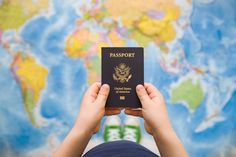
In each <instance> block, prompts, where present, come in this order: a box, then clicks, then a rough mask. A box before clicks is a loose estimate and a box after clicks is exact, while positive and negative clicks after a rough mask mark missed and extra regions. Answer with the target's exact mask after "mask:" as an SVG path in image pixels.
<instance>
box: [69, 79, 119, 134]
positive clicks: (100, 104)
mask: <svg viewBox="0 0 236 157" xmlns="http://www.w3.org/2000/svg"><path fill="white" fill-rule="evenodd" d="M109 91H110V87H109V85H107V84H104V85H102V86H101V83H98V82H96V83H94V84H92V85H91V86H90V88H89V89H88V90H87V91H86V93H85V95H84V98H83V101H82V104H81V107H80V112H79V114H78V117H77V120H76V123H75V126H74V127H76V128H78V129H79V130H83V131H85V132H86V133H89V134H91V135H92V134H94V133H97V132H98V130H99V128H100V122H101V119H102V117H103V116H104V115H116V114H119V113H120V112H121V109H119V108H109V109H105V104H106V101H107V97H108V94H109Z"/></svg>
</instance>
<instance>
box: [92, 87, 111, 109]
mask: <svg viewBox="0 0 236 157" xmlns="http://www.w3.org/2000/svg"><path fill="white" fill-rule="evenodd" d="M109 91H110V87H109V85H108V84H104V85H102V86H101V88H100V90H99V92H98V96H97V99H96V100H95V102H96V103H98V104H99V105H102V106H105V104H106V101H107V97H108V94H109Z"/></svg>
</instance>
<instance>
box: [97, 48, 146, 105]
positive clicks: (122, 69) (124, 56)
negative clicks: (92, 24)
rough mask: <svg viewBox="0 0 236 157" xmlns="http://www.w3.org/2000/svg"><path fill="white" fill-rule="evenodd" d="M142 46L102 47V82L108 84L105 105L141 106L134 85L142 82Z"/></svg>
mask: <svg viewBox="0 0 236 157" xmlns="http://www.w3.org/2000/svg"><path fill="white" fill-rule="evenodd" d="M143 55H144V54H143V48H142V47H103V48H102V57H101V58H102V79H101V80H102V84H108V85H109V86H110V93H109V96H108V99H107V102H106V107H130V108H141V107H142V106H141V103H140V101H139V98H138V96H137V94H136V86H137V85H138V84H143V83H144V58H143Z"/></svg>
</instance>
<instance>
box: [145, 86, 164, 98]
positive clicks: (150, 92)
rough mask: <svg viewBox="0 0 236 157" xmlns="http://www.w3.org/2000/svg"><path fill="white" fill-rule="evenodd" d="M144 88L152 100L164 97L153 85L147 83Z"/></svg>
mask: <svg viewBox="0 0 236 157" xmlns="http://www.w3.org/2000/svg"><path fill="white" fill-rule="evenodd" d="M144 87H145V89H146V91H147V93H148V95H149V97H150V98H151V99H153V98H155V97H159V98H160V97H162V94H161V92H160V91H159V90H158V89H157V88H156V87H155V86H154V85H152V84H151V83H145V84H144Z"/></svg>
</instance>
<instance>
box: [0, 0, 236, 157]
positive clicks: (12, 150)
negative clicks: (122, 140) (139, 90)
mask: <svg viewBox="0 0 236 157" xmlns="http://www.w3.org/2000/svg"><path fill="white" fill-rule="evenodd" d="M235 8H236V1H235V0H227V1H225V0H145V1H143V0H80V1H78V0H65V1H57V0H0V156H3V157H11V156H19V157H21V156H22V157H23V156H24V157H30V156H32V157H38V156H40V157H41V156H45V157H46V156H50V155H51V153H52V151H53V150H55V148H56V147H57V146H58V144H59V143H60V142H61V141H62V140H63V139H64V137H65V136H66V134H67V133H68V131H69V130H70V128H71V127H72V126H73V123H74V121H75V119H76V116H77V113H78V112H79V108H80V102H81V99H82V97H83V94H84V92H85V91H86V89H87V88H88V87H89V85H91V84H92V83H93V82H95V81H100V79H101V47H144V64H145V65H144V73H145V76H144V78H145V82H150V83H152V84H154V85H155V86H156V87H157V88H158V89H159V90H160V91H161V92H162V93H163V95H164V97H165V99H166V104H167V109H168V113H169V116H170V119H171V122H172V125H173V127H174V129H175V131H176V132H177V134H178V136H179V137H180V139H181V140H182V141H183V144H184V146H185V147H186V149H187V151H188V153H189V154H190V156H191V157H197V156H203V157H205V156H206V157H213V156H221V157H223V156H226V157H231V156H232V157H233V156H236V92H235V91H236V9H235ZM120 117H121V119H123V118H124V117H125V115H124V114H122V115H120ZM105 119H106V118H104V119H103V122H102V124H104V121H105ZM142 138H143V139H144V140H145V141H152V139H151V136H150V135H148V134H147V133H145V131H144V128H142ZM96 141H102V129H101V130H100V131H99V132H98V134H96V135H94V137H93V138H92V142H94V143H96ZM148 145H153V147H154V143H151V142H149V143H148Z"/></svg>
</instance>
